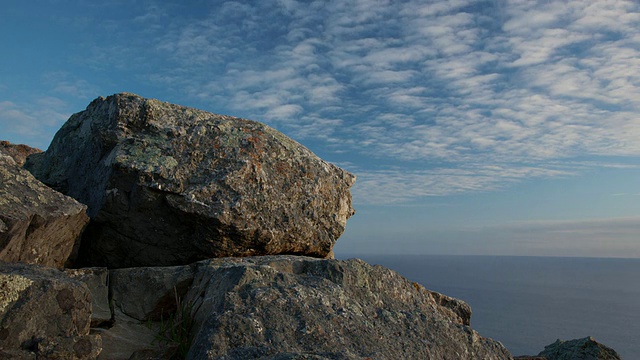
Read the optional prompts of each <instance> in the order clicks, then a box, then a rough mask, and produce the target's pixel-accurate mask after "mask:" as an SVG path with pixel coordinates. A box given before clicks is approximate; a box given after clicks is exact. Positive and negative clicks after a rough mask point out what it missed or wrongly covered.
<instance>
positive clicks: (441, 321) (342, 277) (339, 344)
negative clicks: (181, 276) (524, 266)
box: [185, 256, 511, 359]
mask: <svg viewBox="0 0 640 360" xmlns="http://www.w3.org/2000/svg"><path fill="white" fill-rule="evenodd" d="M197 265H198V268H197V270H196V273H195V279H194V282H193V285H192V287H191V289H190V290H189V292H188V293H187V295H186V297H185V301H186V302H187V303H189V304H191V305H192V306H193V312H194V315H193V316H194V320H195V324H194V328H193V330H192V334H193V335H194V339H193V345H192V347H191V350H190V352H189V354H188V356H187V358H188V359H297V358H303V359H304V358H307V359H323V358H324V359H363V358H367V357H369V358H372V359H511V355H510V354H509V352H508V351H507V350H506V349H505V348H504V347H503V346H502V345H501V344H500V343H498V342H495V341H493V340H490V339H486V338H483V337H481V336H480V335H478V334H477V333H476V332H475V331H473V330H472V329H471V328H470V327H469V326H467V325H464V324H468V323H469V319H468V317H467V316H468V315H469V314H470V310H469V308H468V306H467V305H466V304H464V303H462V302H461V301H459V300H455V299H452V298H447V299H446V301H443V299H444V296H443V295H440V294H437V295H435V293H433V292H431V291H428V290H426V289H425V288H424V287H422V286H421V285H418V284H416V283H411V282H409V281H408V280H406V279H405V278H403V277H402V276H400V275H398V274H397V273H395V272H394V271H391V270H389V269H386V268H383V267H380V266H371V265H368V264H366V263H365V262H363V261H360V260H347V261H339V260H320V259H313V258H308V257H295V256H266V257H251V258H243V259H237V258H236V259H231V258H229V259H213V260H209V261H203V262H200V263H198V264H197ZM441 304H443V305H441ZM460 309H465V310H464V311H460Z"/></svg>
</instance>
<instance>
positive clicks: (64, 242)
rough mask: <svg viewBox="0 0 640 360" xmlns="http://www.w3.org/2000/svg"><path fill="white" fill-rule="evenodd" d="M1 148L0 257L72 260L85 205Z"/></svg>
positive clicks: (26, 260)
mask: <svg viewBox="0 0 640 360" xmlns="http://www.w3.org/2000/svg"><path fill="white" fill-rule="evenodd" d="M5 148H6V146H5ZM4 151H5V150H4V149H2V148H0V261H5V262H24V263H31V264H41V265H46V266H52V267H58V268H61V267H63V266H65V265H68V264H70V263H72V262H73V260H74V258H75V256H76V253H77V250H78V246H79V240H80V234H81V233H82V231H83V229H84V227H85V226H86V224H87V223H88V221H89V218H88V216H87V214H86V206H84V205H82V204H80V203H79V202H77V201H75V200H74V199H72V198H70V197H68V196H64V195H62V194H60V193H59V192H57V191H54V190H52V189H50V188H49V187H47V186H45V185H44V184H43V183H41V182H40V181H38V180H36V178H34V177H33V176H32V175H31V173H29V172H28V171H26V170H24V169H22V168H21V167H20V166H19V164H18V163H17V162H16V161H15V160H14V157H13V156H9V155H7V154H6V153H5V152H4ZM14 156H16V157H18V160H20V159H19V156H18V155H14Z"/></svg>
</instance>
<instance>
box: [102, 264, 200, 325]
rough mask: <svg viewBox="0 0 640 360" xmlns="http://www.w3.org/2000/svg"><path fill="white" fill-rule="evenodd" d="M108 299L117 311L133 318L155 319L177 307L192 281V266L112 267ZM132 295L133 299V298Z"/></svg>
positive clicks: (142, 319) (170, 312)
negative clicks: (109, 297)
mask: <svg viewBox="0 0 640 360" xmlns="http://www.w3.org/2000/svg"><path fill="white" fill-rule="evenodd" d="M109 274H110V289H111V299H112V300H111V301H112V303H113V307H114V310H116V321H117V316H118V315H119V314H123V315H126V316H128V317H130V318H133V319H136V321H139V322H140V321H142V322H146V321H158V320H160V319H161V318H162V317H163V316H164V318H165V319H166V318H167V317H168V316H169V314H172V313H174V312H175V311H176V298H178V299H181V298H182V297H183V296H184V294H185V293H186V292H187V290H188V289H189V287H190V286H191V283H192V282H193V276H194V268H193V267H192V266H171V267H145V268H128V269H115V270H111V271H110V272H109ZM132 299H133V300H132Z"/></svg>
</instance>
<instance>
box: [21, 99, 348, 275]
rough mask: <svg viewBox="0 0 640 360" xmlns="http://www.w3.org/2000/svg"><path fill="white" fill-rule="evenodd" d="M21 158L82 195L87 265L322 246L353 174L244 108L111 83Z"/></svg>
mask: <svg viewBox="0 0 640 360" xmlns="http://www.w3.org/2000/svg"><path fill="white" fill-rule="evenodd" d="M25 167H26V168H27V169H29V170H30V171H31V172H32V173H33V174H34V175H35V176H36V177H37V178H38V179H40V180H41V181H43V182H44V183H45V184H47V185H49V186H52V187H53V188H55V189H57V190H59V191H61V192H63V193H64V194H67V195H70V196H72V197H74V198H75V199H77V200H78V201H80V202H82V203H84V204H87V205H88V207H89V209H88V213H89V216H90V217H91V218H92V221H91V224H90V225H89V226H88V228H87V231H86V232H85V236H84V237H83V244H82V249H81V255H82V258H83V259H85V264H84V265H92V266H108V267H111V268H119V267H133V266H160V265H180V264H188V263H191V262H193V261H196V260H202V259H207V258H211V257H224V256H251V255H266V254H304V255H310V256H314V257H327V256H330V255H331V254H332V247H333V245H334V243H335V242H336V240H337V239H338V237H339V236H340V235H341V234H342V232H343V231H344V229H345V226H346V221H347V219H348V218H349V217H350V216H351V215H352V214H353V213H354V211H353V209H352V206H351V195H350V192H349V189H350V187H351V186H352V184H353V183H354V181H355V177H354V176H353V175H351V174H349V173H347V172H345V171H344V170H342V169H340V168H338V167H336V166H334V165H332V164H330V163H327V162H325V161H323V160H321V159H319V158H318V157H317V156H315V155H314V154H313V153H312V152H311V151H309V150H308V149H306V148H305V147H303V146H302V145H300V144H299V143H297V142H295V141H293V140H291V139H289V138H287V137H286V136H284V135H283V134H281V133H279V132H277V131H276V130H274V129H272V128H270V127H268V126H266V125H263V124H260V123H257V122H254V121H250V120H244V119H239V118H234V117H230V116H223V115H215V114H211V113H208V112H204V111H200V110H196V109H191V108H187V107H183V106H178V105H172V104H168V103H163V102H160V101H157V100H151V99H144V98H141V97H139V96H137V95H133V94H117V95H113V96H110V97H107V98H106V99H105V98H102V97H101V98H98V99H96V100H94V101H93V102H92V103H91V104H90V105H89V106H88V107H87V109H86V110H85V111H83V112H80V113H77V114H75V115H73V116H72V117H71V118H70V119H69V120H68V121H67V122H66V123H65V124H64V126H63V127H62V128H61V129H60V130H59V131H58V133H57V134H56V136H55V138H54V139H53V142H52V143H51V145H50V146H49V149H48V150H47V151H46V152H44V153H41V154H34V155H31V156H30V157H29V158H28V160H27V163H26V164H25Z"/></svg>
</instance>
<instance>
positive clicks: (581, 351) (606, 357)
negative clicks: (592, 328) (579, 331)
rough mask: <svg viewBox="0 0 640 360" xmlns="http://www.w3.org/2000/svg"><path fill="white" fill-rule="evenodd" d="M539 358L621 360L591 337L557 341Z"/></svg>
mask: <svg viewBox="0 0 640 360" xmlns="http://www.w3.org/2000/svg"><path fill="white" fill-rule="evenodd" d="M538 356H542V357H545V358H546V359H547V360H620V355H618V353H617V352H616V351H615V350H613V349H611V348H609V347H607V346H605V345H603V344H600V343H599V342H597V341H596V340H595V339H594V338H592V337H591V336H589V337H585V338H582V339H574V340H569V341H563V340H559V339H558V340H557V341H556V342H554V343H553V344H551V345H547V346H545V347H544V351H542V352H540V354H538Z"/></svg>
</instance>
